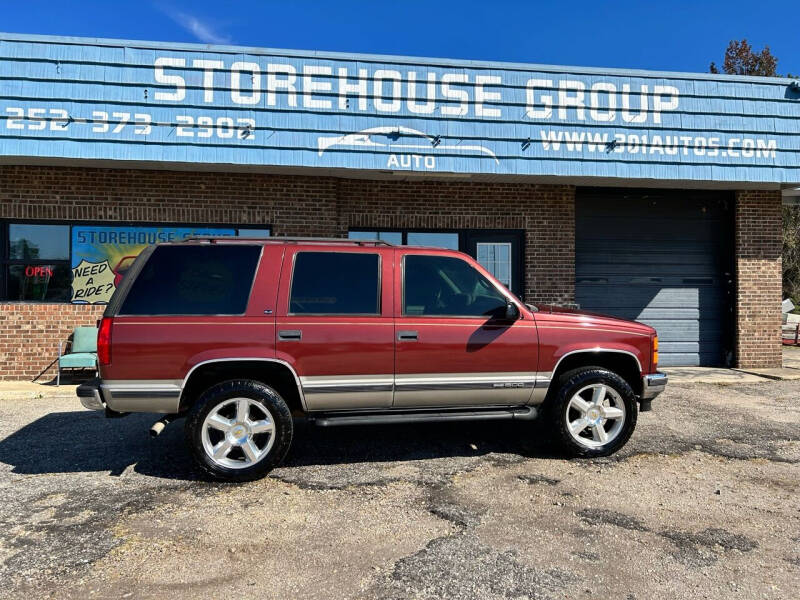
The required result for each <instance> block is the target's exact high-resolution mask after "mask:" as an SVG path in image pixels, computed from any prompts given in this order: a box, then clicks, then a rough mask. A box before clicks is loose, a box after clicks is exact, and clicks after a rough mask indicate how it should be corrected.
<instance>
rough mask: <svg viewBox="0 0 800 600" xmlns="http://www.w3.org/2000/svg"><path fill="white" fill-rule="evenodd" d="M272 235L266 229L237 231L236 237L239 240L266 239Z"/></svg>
mask: <svg viewBox="0 0 800 600" xmlns="http://www.w3.org/2000/svg"><path fill="white" fill-rule="evenodd" d="M270 235H272V231H271V230H270V229H269V228H267V229H239V230H238V233H237V234H236V237H240V238H266V237H269V236H270Z"/></svg>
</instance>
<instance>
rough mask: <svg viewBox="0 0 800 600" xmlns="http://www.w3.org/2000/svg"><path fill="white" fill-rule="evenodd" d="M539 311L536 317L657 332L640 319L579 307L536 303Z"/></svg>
mask: <svg viewBox="0 0 800 600" xmlns="http://www.w3.org/2000/svg"><path fill="white" fill-rule="evenodd" d="M535 306H536V308H538V309H539V310H538V312H536V313H534V314H535V315H536V318H537V319H538V318H542V319H547V318H553V319H560V320H564V319H566V320H570V321H571V320H581V321H590V322H596V323H608V324H614V325H617V326H625V327H628V328H631V329H638V330H643V331H648V332H652V333H655V329H653V328H652V327H650V326H649V325H645V324H644V323H640V322H639V321H631V320H629V319H621V318H619V317H613V316H611V315H604V314H601V313H595V312H589V311H587V310H580V309H577V308H567V307H566V306H556V305H553V304H536V305H535Z"/></svg>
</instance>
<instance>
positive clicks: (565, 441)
mask: <svg viewBox="0 0 800 600" xmlns="http://www.w3.org/2000/svg"><path fill="white" fill-rule="evenodd" d="M593 384H602V385H604V386H606V388H610V389H611V390H613V391H614V392H615V393H616V395H617V397H613V398H612V395H611V394H609V396H608V397H609V404H611V403H612V402H621V404H622V405H623V406H624V417H622V418H621V419H620V420H622V424H621V426H619V429H618V430H617V433H616V434H615V436H614V437H613V439H609V441H608V442H606V443H602V442H601V441H600V439H602V438H600V439H598V438H596V437H595V434H594V432H593V428H592V427H587V429H589V430H590V432H591V433H587V431H586V430H583V432H582V433H579V434H576V435H578V437H580V438H581V439H582V440H583V441H581V442H579V441H577V440H576V439H575V437H573V434H572V433H570V429H569V425H568V422H569V421H570V420H571V417H572V416H579V414H578V415H576V414H574V413H575V410H576V409H575V408H574V407H573V408H570V401H571V400H572V398H573V397H574V396H575V394H577V393H579V392H581V390H584V389H585V388H587V387H588V386H591V385H593ZM588 392H589V390H587V391H586V392H583V394H586V395H587V396H589V394H588ZM600 393H602V392H600ZM584 397H585V396H584V395H582V396H581V398H584ZM589 397H590V396H589ZM638 414H639V406H638V404H637V403H636V396H635V395H634V393H633V390H632V389H631V386H630V385H628V382H627V381H625V380H624V379H623V378H622V377H620V376H619V375H617V374H616V373H614V372H612V371H609V370H608V369H604V368H602V367H583V368H580V369H575V370H572V371H569V372H567V373H564V374H563V375H562V376H561V377H559V379H558V388H557V389H556V390H555V395H554V396H553V397H552V398H551V399H550V401H549V402H548V407H547V417H548V424H549V428H550V430H551V432H552V434H553V437H554V440H555V442H556V444H558V446H559V447H560V448H561V449H562V450H563V451H564V452H565V453H566V454H568V455H569V456H573V457H583V458H591V457H596V456H597V457H599V456H609V455H611V454H614V452H616V451H617V450H619V449H620V448H622V447H623V446H624V445H625V444H626V443H627V441H628V440H629V439H630V437H631V435H632V434H633V430H634V429H635V428H636V420H637V418H638ZM575 421H577V419H575ZM600 426H601V427H603V428H604V430H605V429H606V428H607V426H606V425H600ZM614 428H615V425H614V424H612V425H611V430H612V431H613V430H614ZM589 435H591V437H592V440H588V439H585V440H584V439H583V436H586V437H589ZM589 444H592V445H591V446H590V445H589Z"/></svg>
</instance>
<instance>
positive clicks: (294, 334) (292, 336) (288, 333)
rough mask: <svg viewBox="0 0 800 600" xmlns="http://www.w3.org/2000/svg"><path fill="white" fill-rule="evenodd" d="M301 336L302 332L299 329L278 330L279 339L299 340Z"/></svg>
mask: <svg viewBox="0 0 800 600" xmlns="http://www.w3.org/2000/svg"><path fill="white" fill-rule="evenodd" d="M302 337H303V332H302V331H300V330H299V329H282V330H280V331H279V332H278V339H279V340H286V341H289V340H298V341H299V340H300V339H301V338H302Z"/></svg>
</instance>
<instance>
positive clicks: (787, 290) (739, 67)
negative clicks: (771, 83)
mask: <svg viewBox="0 0 800 600" xmlns="http://www.w3.org/2000/svg"><path fill="white" fill-rule="evenodd" d="M709 70H710V71H711V72H712V73H719V69H718V68H717V65H716V64H715V63H713V62H712V63H711V67H710V69H709ZM722 70H723V72H724V73H726V74H727V75H758V76H762V77H780V75H779V74H778V59H777V58H776V57H775V56H773V55H772V52H770V49H769V46H764V48H762V49H761V51H760V52H755V51H754V50H753V47H752V46H751V45H750V44H749V43H748V41H747V40H746V39H744V40H741V41H739V40H731V42H730V43H729V44H728V49H727V50H725V60H724V61H723V63H722ZM786 77H792V75H786ZM782 258H783V297H784V298H791V299H792V300H794V303H795V304H796V305H800V207H798V206H784V207H783V251H782Z"/></svg>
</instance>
